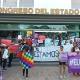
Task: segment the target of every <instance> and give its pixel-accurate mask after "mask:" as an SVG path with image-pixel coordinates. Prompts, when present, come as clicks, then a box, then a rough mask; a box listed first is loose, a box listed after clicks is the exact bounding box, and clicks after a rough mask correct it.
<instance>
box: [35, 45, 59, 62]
mask: <svg viewBox="0 0 80 80" xmlns="http://www.w3.org/2000/svg"><path fill="white" fill-rule="evenodd" d="M58 49H59V47H58V46H55V47H54V46H49V47H48V46H47V47H37V48H35V49H34V52H35V57H34V61H58V56H59V51H58Z"/></svg>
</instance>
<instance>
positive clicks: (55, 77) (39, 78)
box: [0, 62, 80, 80]
mask: <svg viewBox="0 0 80 80" xmlns="http://www.w3.org/2000/svg"><path fill="white" fill-rule="evenodd" d="M13 64H14V65H13V66H12V67H11V68H7V70H6V71H3V80H25V77H23V76H22V72H21V71H22V70H21V66H20V65H19V63H17V62H15V63H13ZM65 75H66V78H65V79H62V80H80V77H76V76H73V75H72V74H68V72H67V70H66V74H65ZM0 80H2V79H0ZM28 80H61V79H60V78H59V68H58V65H50V66H49V65H48V66H47V65H42V66H40V65H36V66H34V67H33V68H32V69H30V70H29V78H28Z"/></svg>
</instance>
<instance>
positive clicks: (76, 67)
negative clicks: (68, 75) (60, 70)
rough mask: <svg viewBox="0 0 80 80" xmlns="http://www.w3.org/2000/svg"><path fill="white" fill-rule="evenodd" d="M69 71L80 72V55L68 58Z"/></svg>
mask: <svg viewBox="0 0 80 80" xmlns="http://www.w3.org/2000/svg"><path fill="white" fill-rule="evenodd" d="M68 71H69V72H80V54H77V55H75V56H74V55H71V56H68Z"/></svg>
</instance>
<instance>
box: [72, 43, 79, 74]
mask: <svg viewBox="0 0 80 80" xmlns="http://www.w3.org/2000/svg"><path fill="white" fill-rule="evenodd" d="M71 52H76V53H77V54H79V53H80V50H79V48H78V46H77V43H76V42H73V47H72V49H71ZM73 75H80V74H79V73H73Z"/></svg>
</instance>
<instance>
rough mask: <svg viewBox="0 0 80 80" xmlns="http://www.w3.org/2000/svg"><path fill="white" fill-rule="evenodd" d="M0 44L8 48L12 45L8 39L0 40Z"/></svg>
mask: <svg viewBox="0 0 80 80" xmlns="http://www.w3.org/2000/svg"><path fill="white" fill-rule="evenodd" d="M1 43H2V44H5V45H7V46H9V45H10V44H11V43H12V40H9V39H2V40H1Z"/></svg>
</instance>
